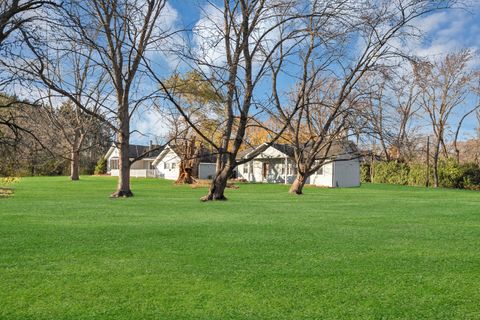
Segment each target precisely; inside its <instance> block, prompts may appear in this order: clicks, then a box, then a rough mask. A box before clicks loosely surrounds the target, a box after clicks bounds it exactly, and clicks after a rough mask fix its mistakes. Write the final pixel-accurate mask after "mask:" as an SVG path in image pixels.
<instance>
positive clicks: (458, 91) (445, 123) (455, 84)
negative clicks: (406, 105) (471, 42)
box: [415, 50, 478, 187]
mask: <svg viewBox="0 0 480 320" xmlns="http://www.w3.org/2000/svg"><path fill="white" fill-rule="evenodd" d="M471 57H472V54H471V52H470V51H469V50H461V51H459V52H456V53H451V54H448V55H446V56H445V58H443V59H441V60H439V61H433V62H430V61H426V62H422V63H417V65H416V67H415V78H416V81H417V83H418V86H419V88H420V90H421V91H420V103H421V106H422V108H423V110H424V111H425V113H426V115H427V119H428V121H429V124H430V126H431V128H432V131H433V134H434V138H435V140H434V144H433V155H432V158H433V173H434V174H433V175H434V186H435V187H438V184H439V178H438V162H439V158H440V155H441V154H443V156H444V157H448V155H449V152H448V147H447V143H446V138H447V133H448V130H449V128H450V126H451V125H452V124H451V122H450V121H451V118H452V116H453V115H454V114H455V113H458V112H462V110H461V109H462V108H461V107H462V105H463V103H464V102H465V101H466V98H467V96H468V95H469V93H470V90H471V87H470V84H471V81H472V75H473V74H472V71H471V70H470V69H469V67H468V62H469V61H470V60H471ZM477 108H478V106H473V107H470V108H467V110H466V111H465V110H463V115H465V117H466V116H468V115H469V114H471V113H473V112H474V111H475V110H476V109H477ZM463 115H461V116H460V117H461V120H460V125H459V126H458V128H460V127H461V123H462V122H463V120H462V119H463ZM458 131H459V129H458V130H457V132H456V134H455V140H456V139H457V138H458ZM455 144H456V142H455ZM457 149H458V148H457ZM457 155H458V154H457Z"/></svg>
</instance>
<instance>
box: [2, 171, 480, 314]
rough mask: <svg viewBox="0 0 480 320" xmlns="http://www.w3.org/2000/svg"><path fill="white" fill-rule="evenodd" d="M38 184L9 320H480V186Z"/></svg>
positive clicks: (29, 193)
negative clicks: (118, 189) (299, 192)
mask: <svg viewBox="0 0 480 320" xmlns="http://www.w3.org/2000/svg"><path fill="white" fill-rule="evenodd" d="M132 184H133V191H134V193H135V197H134V198H131V199H109V198H108V194H109V193H110V192H112V191H113V190H114V187H115V180H114V179H112V178H107V177H82V180H81V181H79V182H75V183H72V182H69V181H68V180H67V178H65V177H54V178H25V179H23V180H22V182H20V183H19V184H17V185H15V189H16V190H15V195H14V197H12V198H9V199H0V319H480V192H473V191H460V190H427V189H423V188H412V187H400V186H386V185H366V186H362V187H361V188H354V189H320V188H306V190H305V192H306V194H305V195H304V196H301V197H297V196H292V195H288V194H287V186H284V185H243V184H242V185H240V189H237V190H229V191H228V192H227V196H228V197H229V201H227V202H217V203H201V202H200V201H199V198H200V197H201V196H202V195H203V194H205V192H206V189H191V188H189V187H177V186H172V183H171V182H169V181H161V180H150V179H149V180H141V179H134V180H133V183H132Z"/></svg>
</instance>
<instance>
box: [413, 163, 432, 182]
mask: <svg viewBox="0 0 480 320" xmlns="http://www.w3.org/2000/svg"><path fill="white" fill-rule="evenodd" d="M409 168H410V170H409V173H408V185H410V186H425V185H426V184H427V166H426V165H425V164H422V163H411V164H409ZM432 181H433V170H432V168H430V183H431V182H432Z"/></svg>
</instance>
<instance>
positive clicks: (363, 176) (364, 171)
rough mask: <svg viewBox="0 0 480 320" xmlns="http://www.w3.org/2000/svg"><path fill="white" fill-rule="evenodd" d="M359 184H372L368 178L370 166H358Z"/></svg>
mask: <svg viewBox="0 0 480 320" xmlns="http://www.w3.org/2000/svg"><path fill="white" fill-rule="evenodd" d="M360 182H362V183H363V182H372V180H371V177H370V164H367V163H365V164H362V165H361V166H360Z"/></svg>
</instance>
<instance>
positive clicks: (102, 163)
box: [94, 157, 107, 175]
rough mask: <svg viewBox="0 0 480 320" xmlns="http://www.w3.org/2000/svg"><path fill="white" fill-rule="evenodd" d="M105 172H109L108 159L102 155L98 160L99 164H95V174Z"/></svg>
mask: <svg viewBox="0 0 480 320" xmlns="http://www.w3.org/2000/svg"><path fill="white" fill-rule="evenodd" d="M105 173H107V159H105V158H104V157H101V158H100V159H99V160H98V162H97V165H96V166H95V171H94V174H95V175H101V174H105Z"/></svg>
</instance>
